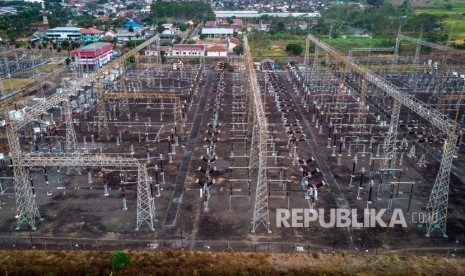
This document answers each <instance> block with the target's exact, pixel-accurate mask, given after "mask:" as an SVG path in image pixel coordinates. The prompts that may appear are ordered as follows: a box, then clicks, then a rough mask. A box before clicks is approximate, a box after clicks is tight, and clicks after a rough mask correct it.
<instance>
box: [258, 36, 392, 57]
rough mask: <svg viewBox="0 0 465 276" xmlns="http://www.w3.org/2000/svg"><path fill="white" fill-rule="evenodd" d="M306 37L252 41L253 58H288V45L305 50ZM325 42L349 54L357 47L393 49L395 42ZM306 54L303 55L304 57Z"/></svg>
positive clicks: (356, 39)
mask: <svg viewBox="0 0 465 276" xmlns="http://www.w3.org/2000/svg"><path fill="white" fill-rule="evenodd" d="M305 39H306V36H294V38H293V39H290V40H285V39H277V40H272V39H265V40H264V41H261V42H257V41H254V40H251V41H250V42H249V43H250V49H251V53H252V56H253V57H287V56H288V55H287V53H286V52H285V51H284V50H285V49H286V45H287V44H290V43H297V44H300V45H302V47H304V48H305ZM323 41H324V42H326V43H328V44H329V45H331V46H333V47H334V48H336V49H338V50H340V51H342V52H344V53H348V52H349V51H350V50H351V49H352V48H355V47H370V45H371V47H393V46H394V44H395V42H394V40H392V41H391V40H389V39H386V38H385V37H374V38H373V39H369V38H363V37H347V38H335V39H327V38H325V39H323ZM304 54H305V53H302V55H304Z"/></svg>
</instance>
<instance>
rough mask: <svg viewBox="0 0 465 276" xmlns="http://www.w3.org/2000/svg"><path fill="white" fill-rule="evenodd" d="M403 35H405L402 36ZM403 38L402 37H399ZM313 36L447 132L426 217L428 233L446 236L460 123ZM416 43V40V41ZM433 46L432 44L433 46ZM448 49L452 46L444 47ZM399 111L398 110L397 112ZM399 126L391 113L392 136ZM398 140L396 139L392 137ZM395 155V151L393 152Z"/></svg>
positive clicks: (396, 102)
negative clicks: (452, 172) (451, 181)
mask: <svg viewBox="0 0 465 276" xmlns="http://www.w3.org/2000/svg"><path fill="white" fill-rule="evenodd" d="M402 37H403V36H402V35H401V36H400V38H402ZM398 38H399V37H398ZM309 39H310V40H311V41H312V42H313V43H314V44H316V45H318V46H319V47H320V48H322V49H323V50H324V51H326V52H327V53H328V54H329V55H331V56H333V57H334V58H335V59H336V60H338V61H339V62H342V63H344V64H346V66H347V67H348V68H349V69H351V70H352V71H353V72H355V73H357V74H359V75H360V76H361V77H363V78H365V79H366V80H367V81H369V82H370V83H371V84H372V85H373V86H375V87H377V88H378V89H380V90H381V91H383V92H385V93H386V94H387V95H389V96H391V97H392V98H393V99H394V107H395V108H396V107H398V108H399V111H400V107H401V105H404V106H406V107H407V108H409V109H410V110H412V111H413V112H415V113H417V114H418V115H420V116H421V117H423V118H424V119H425V120H427V121H428V122H430V123H431V124H432V125H433V126H435V127H437V128H438V129H439V130H441V131H442V132H443V133H444V134H445V135H446V141H445V143H444V147H443V154H442V159H441V164H440V167H439V173H438V175H437V176H436V180H435V182H434V185H433V189H432V191H431V195H430V198H429V200H428V203H427V208H426V212H427V213H426V215H425V216H426V217H427V218H429V219H427V220H426V223H425V226H426V236H430V234H431V233H432V231H434V230H435V229H438V230H440V231H441V233H442V235H443V236H446V221H447V205H448V194H449V177H450V170H451V167H452V160H453V156H454V154H455V143H456V141H457V139H458V130H459V126H458V124H457V123H456V122H454V121H453V120H451V119H450V118H448V117H447V116H445V115H443V114H441V113H440V112H439V111H437V110H435V109H433V108H431V107H430V106H428V105H426V104H425V103H423V102H422V101H420V100H418V99H416V98H415V97H413V96H411V95H409V94H406V93H404V92H401V91H400V90H399V89H398V88H397V87H396V86H395V85H393V84H392V83H390V82H388V81H386V80H385V79H384V78H382V77H380V76H379V75H377V74H375V73H373V72H371V71H370V70H368V69H367V68H365V67H363V66H360V65H357V64H355V63H354V62H352V61H351V60H350V59H348V58H347V57H345V56H343V55H342V54H341V53H340V52H338V51H336V50H334V49H333V48H331V47H330V46H329V45H327V44H326V43H324V42H322V41H320V40H319V39H318V38H316V37H314V36H312V35H309ZM415 42H416V41H415ZM421 43H423V45H425V44H426V45H427V46H430V43H426V42H421ZM430 47H431V46H430ZM442 47H443V48H444V49H445V50H448V49H449V48H448V47H446V46H442ZM396 112H397V111H396ZM397 127H398V116H397V114H392V115H391V125H390V129H392V130H393V129H396V130H395V131H392V132H391V131H390V132H389V136H394V135H395V136H397ZM392 140H394V139H392ZM385 154H386V155H385V156H384V157H386V156H389V154H390V153H389V151H385ZM391 155H392V154H391Z"/></svg>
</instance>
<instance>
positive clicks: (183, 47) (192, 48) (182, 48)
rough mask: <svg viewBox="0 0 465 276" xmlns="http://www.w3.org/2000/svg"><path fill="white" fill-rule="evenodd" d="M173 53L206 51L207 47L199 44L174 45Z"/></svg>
mask: <svg viewBox="0 0 465 276" xmlns="http://www.w3.org/2000/svg"><path fill="white" fill-rule="evenodd" d="M172 50H173V51H205V45H198V44H178V45H174V46H173V48H172Z"/></svg>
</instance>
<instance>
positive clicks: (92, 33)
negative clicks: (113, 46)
mask: <svg viewBox="0 0 465 276" xmlns="http://www.w3.org/2000/svg"><path fill="white" fill-rule="evenodd" d="M100 38H101V31H99V30H97V29H95V28H88V29H81V41H82V44H88V43H94V42H98V41H100Z"/></svg>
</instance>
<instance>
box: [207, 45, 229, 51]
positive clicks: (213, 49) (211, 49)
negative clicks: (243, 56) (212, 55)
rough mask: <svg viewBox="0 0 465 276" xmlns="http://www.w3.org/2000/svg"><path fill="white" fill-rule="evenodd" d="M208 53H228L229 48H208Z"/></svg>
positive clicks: (218, 46)
mask: <svg viewBox="0 0 465 276" xmlns="http://www.w3.org/2000/svg"><path fill="white" fill-rule="evenodd" d="M208 51H209V52H227V51H228V48H227V47H226V46H223V45H215V46H211V47H208Z"/></svg>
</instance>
